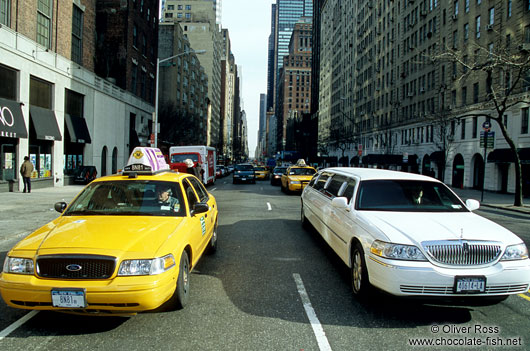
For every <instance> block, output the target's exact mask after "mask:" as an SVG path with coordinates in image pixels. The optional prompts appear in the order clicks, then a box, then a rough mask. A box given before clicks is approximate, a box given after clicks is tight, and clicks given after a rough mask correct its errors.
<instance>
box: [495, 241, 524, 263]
mask: <svg viewBox="0 0 530 351" xmlns="http://www.w3.org/2000/svg"><path fill="white" fill-rule="evenodd" d="M527 258H528V249H527V248H526V245H525V244H524V243H520V244H517V245H510V246H508V247H507V248H506V251H504V255H502V258H501V261H512V260H524V259H527Z"/></svg>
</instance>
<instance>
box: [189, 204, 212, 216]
mask: <svg viewBox="0 0 530 351" xmlns="http://www.w3.org/2000/svg"><path fill="white" fill-rule="evenodd" d="M209 209H210V206H208V204H207V203H205V202H197V203H196V204H195V205H193V210H192V212H191V215H192V216H195V215H196V214H199V213H204V212H208V210H209Z"/></svg>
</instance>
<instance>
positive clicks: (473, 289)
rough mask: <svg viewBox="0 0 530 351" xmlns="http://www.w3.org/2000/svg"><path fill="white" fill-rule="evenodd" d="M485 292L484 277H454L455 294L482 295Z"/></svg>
mask: <svg viewBox="0 0 530 351" xmlns="http://www.w3.org/2000/svg"><path fill="white" fill-rule="evenodd" d="M485 291H486V277H455V292H456V293H462V294H466V293H471V294H472V293H483V292H485Z"/></svg>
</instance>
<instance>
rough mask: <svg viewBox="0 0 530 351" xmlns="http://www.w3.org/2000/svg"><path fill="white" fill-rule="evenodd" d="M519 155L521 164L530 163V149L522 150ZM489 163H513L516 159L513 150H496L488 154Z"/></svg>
mask: <svg viewBox="0 0 530 351" xmlns="http://www.w3.org/2000/svg"><path fill="white" fill-rule="evenodd" d="M518 153H519V159H520V160H521V163H530V147H524V148H521V149H519V150H518ZM488 162H495V163H513V162H515V157H514V155H513V152H512V149H495V150H493V151H492V152H490V153H489V154H488Z"/></svg>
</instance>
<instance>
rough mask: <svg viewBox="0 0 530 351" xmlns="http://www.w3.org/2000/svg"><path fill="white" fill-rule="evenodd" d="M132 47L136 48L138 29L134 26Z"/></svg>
mask: <svg viewBox="0 0 530 351" xmlns="http://www.w3.org/2000/svg"><path fill="white" fill-rule="evenodd" d="M133 46H134V47H138V27H137V26H136V24H135V25H134V26H133Z"/></svg>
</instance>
